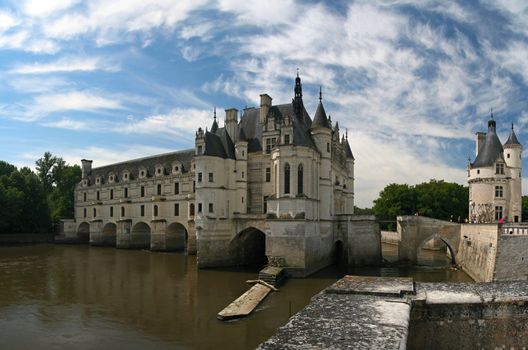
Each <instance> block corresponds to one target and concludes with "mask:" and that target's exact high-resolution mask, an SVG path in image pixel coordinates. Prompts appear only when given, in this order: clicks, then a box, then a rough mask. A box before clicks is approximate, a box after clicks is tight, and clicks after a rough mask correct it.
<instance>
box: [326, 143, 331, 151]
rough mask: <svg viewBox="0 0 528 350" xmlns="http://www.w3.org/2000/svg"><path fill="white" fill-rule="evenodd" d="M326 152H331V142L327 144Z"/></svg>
mask: <svg viewBox="0 0 528 350" xmlns="http://www.w3.org/2000/svg"><path fill="white" fill-rule="evenodd" d="M326 151H327V152H330V142H327V143H326Z"/></svg>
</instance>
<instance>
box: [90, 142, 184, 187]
mask: <svg viewBox="0 0 528 350" xmlns="http://www.w3.org/2000/svg"><path fill="white" fill-rule="evenodd" d="M193 158H194V148H193V149H187V150H183V151H177V152H170V153H163V154H158V155H155V156H151V157H144V158H138V159H132V160H129V161H125V162H120V163H115V164H110V165H105V166H102V167H98V168H93V169H92V171H91V172H90V174H89V175H88V176H87V178H88V179H89V180H90V183H92V184H93V183H95V178H96V177H97V176H100V177H101V178H102V179H103V183H106V181H107V180H108V175H109V174H110V173H114V174H115V175H116V179H115V182H119V181H121V173H122V172H123V171H125V170H127V171H129V172H130V180H134V179H136V178H137V177H138V174H139V168H146V169H147V174H148V175H149V176H152V175H154V173H155V171H156V165H159V164H161V165H162V166H163V168H164V169H165V174H168V173H169V172H170V171H171V169H172V163H173V162H175V161H178V162H180V163H181V164H182V172H188V171H189V170H190V169H191V161H192V159H193Z"/></svg>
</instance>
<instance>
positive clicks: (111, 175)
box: [108, 174, 115, 183]
mask: <svg viewBox="0 0 528 350" xmlns="http://www.w3.org/2000/svg"><path fill="white" fill-rule="evenodd" d="M114 180H115V175H114V174H110V175H109V176H108V183H114Z"/></svg>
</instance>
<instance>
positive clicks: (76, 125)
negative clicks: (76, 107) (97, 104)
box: [42, 118, 89, 130]
mask: <svg viewBox="0 0 528 350" xmlns="http://www.w3.org/2000/svg"><path fill="white" fill-rule="evenodd" d="M42 125H43V126H47V127H50V128H58V129H67V130H85V129H89V125H88V123H87V122H85V121H81V120H74V119H69V118H62V119H60V120H57V121H52V122H47V123H42Z"/></svg>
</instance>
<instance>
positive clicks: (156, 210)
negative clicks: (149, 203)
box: [154, 205, 158, 216]
mask: <svg viewBox="0 0 528 350" xmlns="http://www.w3.org/2000/svg"><path fill="white" fill-rule="evenodd" d="M154 216H158V206H157V205H155V206H154Z"/></svg>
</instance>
